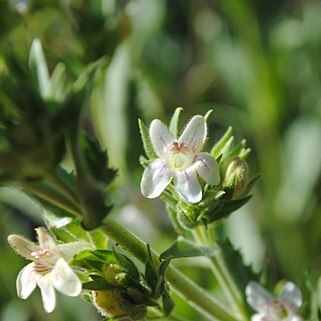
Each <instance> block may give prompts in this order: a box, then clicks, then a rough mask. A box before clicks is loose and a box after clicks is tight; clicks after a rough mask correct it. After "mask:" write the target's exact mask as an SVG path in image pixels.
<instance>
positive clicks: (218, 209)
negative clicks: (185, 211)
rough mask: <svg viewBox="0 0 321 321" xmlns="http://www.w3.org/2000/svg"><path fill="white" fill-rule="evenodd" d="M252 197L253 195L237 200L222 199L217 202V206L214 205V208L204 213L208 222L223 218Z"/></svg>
mask: <svg viewBox="0 0 321 321" xmlns="http://www.w3.org/2000/svg"><path fill="white" fill-rule="evenodd" d="M251 197H252V195H249V196H246V197H244V198H240V199H236V200H221V201H220V202H219V203H217V204H216V206H214V208H213V209H211V210H209V211H208V212H207V213H204V217H205V218H206V219H207V221H208V223H212V222H215V221H218V220H221V219H222V218H225V217H227V216H228V215H230V214H231V213H232V212H234V211H236V210H237V209H239V208H240V207H242V206H243V205H244V204H245V203H247V202H248V201H249V200H250V198H251Z"/></svg>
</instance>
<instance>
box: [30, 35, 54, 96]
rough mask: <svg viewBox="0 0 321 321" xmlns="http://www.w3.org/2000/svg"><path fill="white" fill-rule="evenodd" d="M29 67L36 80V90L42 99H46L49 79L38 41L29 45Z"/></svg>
mask: <svg viewBox="0 0 321 321" xmlns="http://www.w3.org/2000/svg"><path fill="white" fill-rule="evenodd" d="M29 66H30V69H31V70H32V71H33V72H34V74H35V76H36V79H37V80H38V88H39V91H40V93H41V96H42V98H47V94H48V88H49V83H50V79H49V73H48V67H47V63H46V59H45V56H44V53H43V50H42V45H41V42H40V40H39V39H35V40H34V41H33V42H32V44H31V49H30V56H29Z"/></svg>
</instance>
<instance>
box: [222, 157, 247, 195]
mask: <svg viewBox="0 0 321 321" xmlns="http://www.w3.org/2000/svg"><path fill="white" fill-rule="evenodd" d="M223 168H224V169H225V170H224V175H223V180H222V187H223V188H224V189H227V190H231V191H232V195H231V198H233V199H236V198H239V197H240V196H242V194H243V192H244V191H245V188H246V186H247V182H248V175H249V168H248V165H247V163H246V162H245V161H243V160H242V159H241V158H239V157H235V158H232V159H229V160H227V161H226V163H225V164H224V165H223Z"/></svg>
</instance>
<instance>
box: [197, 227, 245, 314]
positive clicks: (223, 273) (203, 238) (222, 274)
mask: <svg viewBox="0 0 321 321" xmlns="http://www.w3.org/2000/svg"><path fill="white" fill-rule="evenodd" d="M211 232H213V231H212V230H211V228H209V229H208V230H205V228H204V226H197V227H196V228H195V229H194V231H193V236H194V239H195V240H196V241H197V242H198V243H199V244H201V245H205V246H213V242H212V241H210V239H211V238H210V235H209V234H210V233H211ZM216 246H218V245H217V244H216ZM208 259H209V262H210V268H211V270H212V272H213V274H214V275H215V277H216V279H217V281H218V283H219V284H220V286H221V288H222V290H223V291H224V293H225V295H226V297H227V299H228V301H229V302H230V303H231V305H232V307H233V309H234V311H235V312H236V313H237V314H238V315H240V316H241V318H242V320H247V314H246V313H245V309H244V306H243V301H242V296H241V294H240V291H239V289H238V287H237V286H236V284H235V282H234V280H233V278H232V276H231V275H230V273H229V271H228V269H227V267H226V266H225V263H224V260H223V258H222V255H221V252H220V251H218V253H217V255H215V256H211V257H209V258H208Z"/></svg>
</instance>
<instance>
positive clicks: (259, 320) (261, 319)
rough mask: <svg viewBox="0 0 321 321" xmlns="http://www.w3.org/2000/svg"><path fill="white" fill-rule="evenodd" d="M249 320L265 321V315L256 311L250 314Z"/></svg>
mask: <svg viewBox="0 0 321 321" xmlns="http://www.w3.org/2000/svg"><path fill="white" fill-rule="evenodd" d="M251 321H266V315H265V314H262V313H257V314H254V315H253V316H251Z"/></svg>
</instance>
